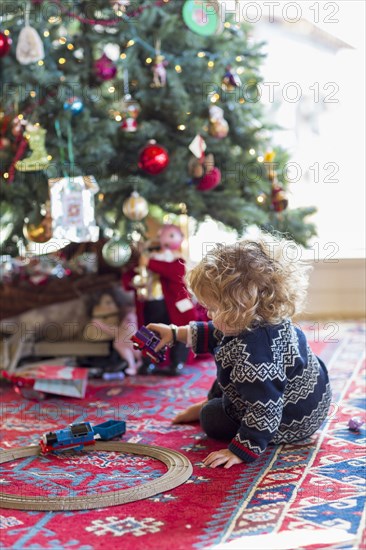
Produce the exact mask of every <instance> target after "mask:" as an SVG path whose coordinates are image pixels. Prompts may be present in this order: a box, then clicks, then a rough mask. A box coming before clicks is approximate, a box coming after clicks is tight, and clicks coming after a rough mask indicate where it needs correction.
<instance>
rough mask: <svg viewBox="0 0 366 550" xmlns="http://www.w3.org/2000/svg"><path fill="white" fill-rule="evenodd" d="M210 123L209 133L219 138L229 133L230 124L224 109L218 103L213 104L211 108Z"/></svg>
mask: <svg viewBox="0 0 366 550" xmlns="http://www.w3.org/2000/svg"><path fill="white" fill-rule="evenodd" d="M209 112H210V123H209V126H208V133H209V134H210V136H213V137H215V138H218V139H223V138H226V136H227V135H228V133H229V124H228V122H227V120H225V118H224V110H223V109H221V107H217V105H213V106H212V107H210V108H209Z"/></svg>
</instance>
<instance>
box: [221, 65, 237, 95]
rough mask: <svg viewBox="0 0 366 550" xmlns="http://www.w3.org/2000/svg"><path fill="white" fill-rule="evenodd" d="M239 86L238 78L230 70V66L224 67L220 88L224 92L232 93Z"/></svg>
mask: <svg viewBox="0 0 366 550" xmlns="http://www.w3.org/2000/svg"><path fill="white" fill-rule="evenodd" d="M240 86H241V80H240V77H239V76H238V75H237V74H236V73H235V72H234V71H233V70H232V67H231V65H228V66H227V67H226V73H225V74H224V76H223V77H222V81H221V88H222V89H223V90H224V92H232V91H234V90H235V89H236V88H239V87H240Z"/></svg>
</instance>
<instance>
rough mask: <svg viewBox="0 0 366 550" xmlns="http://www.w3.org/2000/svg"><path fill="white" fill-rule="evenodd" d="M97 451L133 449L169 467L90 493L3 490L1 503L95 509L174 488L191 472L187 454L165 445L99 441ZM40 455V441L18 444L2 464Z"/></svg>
mask: <svg viewBox="0 0 366 550" xmlns="http://www.w3.org/2000/svg"><path fill="white" fill-rule="evenodd" d="M93 450H96V451H114V452H120V453H131V454H135V455H143V456H150V457H152V458H156V459H157V460H160V461H161V462H163V463H164V464H165V465H166V466H167V467H168V471H167V472H166V473H165V474H163V475H162V476H161V477H159V478H158V479H153V480H152V481H147V482H146V483H143V484H141V485H137V486H135V487H131V488H129V489H122V490H120V491H112V492H110V493H107V494H102V495H88V496H84V497H80V496H77V497H69V498H68V497H50V498H48V497H43V496H42V497H36V496H25V495H12V494H6V493H3V492H2V493H1V494H0V507H2V508H12V509H17V510H38V511H41V510H52V511H56V510H92V509H94V508H104V507H107V506H117V505H119V504H125V503H127V502H134V501H136V500H142V499H144V498H148V497H151V496H153V495H157V494H158V493H162V492H164V491H168V490H170V489H174V487H178V485H181V484H182V483H184V482H185V481H187V479H188V478H189V477H190V476H191V474H192V464H191V463H190V461H189V460H188V458H187V457H185V456H184V455H182V454H181V453H179V452H178V451H174V450H172V449H166V448H164V447H157V446H150V445H140V444H137V443H120V442H116V441H115V442H109V443H107V442H101V443H100V442H97V443H96V444H95V446H94V447H93ZM39 455H41V450H40V447H39V446H38V445H31V446H29V447H18V448H15V449H11V450H9V451H0V464H3V463H4V462H10V461H11V460H17V459H19V458H26V457H30V456H39Z"/></svg>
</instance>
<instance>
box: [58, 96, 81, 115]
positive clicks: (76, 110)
mask: <svg viewBox="0 0 366 550" xmlns="http://www.w3.org/2000/svg"><path fill="white" fill-rule="evenodd" d="M63 107H64V111H70V112H71V114H72V115H79V114H80V113H81V112H82V111H83V110H84V103H83V102H82V101H81V99H80V98H79V97H76V96H73V97H69V99H67V100H66V101H65V103H64V106H63Z"/></svg>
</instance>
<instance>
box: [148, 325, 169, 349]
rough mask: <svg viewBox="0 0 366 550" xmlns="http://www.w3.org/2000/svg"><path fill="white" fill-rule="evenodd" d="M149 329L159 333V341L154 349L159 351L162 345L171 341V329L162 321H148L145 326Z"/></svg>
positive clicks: (167, 344)
mask: <svg viewBox="0 0 366 550" xmlns="http://www.w3.org/2000/svg"><path fill="white" fill-rule="evenodd" d="M146 328H148V329H149V330H152V331H153V332H156V333H157V334H159V337H160V342H159V344H158V345H157V346H156V348H155V351H160V350H161V349H162V348H163V347H165V346H169V345H170V344H171V343H172V342H173V333H172V329H171V328H170V327H169V326H168V325H163V324H162V323H150V324H148V325H147V326H146Z"/></svg>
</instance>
